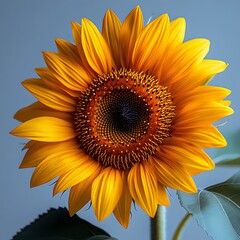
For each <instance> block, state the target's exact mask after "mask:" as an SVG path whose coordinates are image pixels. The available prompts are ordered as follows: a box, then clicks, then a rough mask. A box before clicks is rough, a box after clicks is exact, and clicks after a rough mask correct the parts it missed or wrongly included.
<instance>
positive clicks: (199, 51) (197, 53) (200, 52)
mask: <svg viewBox="0 0 240 240" xmlns="http://www.w3.org/2000/svg"><path fill="white" fill-rule="evenodd" d="M209 46H210V42H209V41H208V40H207V39H200V38H199V39H192V40H189V41H187V42H185V43H183V44H182V45H181V46H180V47H179V48H178V49H177V50H175V51H173V52H172V54H169V56H168V57H167V59H166V60H165V64H164V66H163V69H162V75H161V81H162V82H166V81H169V79H171V78H176V77H181V76H184V75H185V74H187V73H188V72H189V69H191V67H193V66H194V65H197V64H199V63H200V62H201V61H202V60H203V58H204V57H205V56H206V54H207V53H208V51H209Z"/></svg>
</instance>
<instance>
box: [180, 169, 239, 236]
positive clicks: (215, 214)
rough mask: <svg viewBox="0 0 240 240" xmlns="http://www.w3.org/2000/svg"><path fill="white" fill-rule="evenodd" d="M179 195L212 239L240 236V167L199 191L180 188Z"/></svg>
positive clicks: (182, 202)
mask: <svg viewBox="0 0 240 240" xmlns="http://www.w3.org/2000/svg"><path fill="white" fill-rule="evenodd" d="M178 196H179V200H180V203H181V205H182V206H183V207H184V208H185V209H186V210H187V211H188V212H189V213H191V214H192V215H193V217H194V218H195V219H196V220H197V221H198V223H199V225H200V226H201V227H202V228H203V229H204V230H205V231H206V232H207V233H208V234H209V235H210V236H212V237H213V239H217V240H226V239H231V240H239V239H240V224H239V223H240V171H239V172H237V173H236V174H234V175H233V176H232V177H231V178H229V179H228V180H227V181H225V182H222V183H219V184H216V185H213V186H210V187H208V188H206V189H205V190H199V191H198V193H197V194H187V193H183V192H180V191H178Z"/></svg>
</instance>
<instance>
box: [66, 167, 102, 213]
mask: <svg viewBox="0 0 240 240" xmlns="http://www.w3.org/2000/svg"><path fill="white" fill-rule="evenodd" d="M99 171H100V168H99V169H98V171H95V172H94V173H93V174H92V175H91V176H89V177H88V178H87V179H86V180H84V181H82V182H80V183H78V184H76V185H75V186H73V187H72V188H71V190H70V194H69V199H68V207H69V212H70V215H71V216H73V215H74V214H75V213H76V212H77V211H79V210H80V209H81V208H82V207H83V206H84V205H85V204H86V203H87V202H88V201H90V199H91V190H92V183H93V181H94V180H95V179H96V177H97V175H98V174H99Z"/></svg>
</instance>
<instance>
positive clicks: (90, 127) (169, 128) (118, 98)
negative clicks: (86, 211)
mask: <svg viewBox="0 0 240 240" xmlns="http://www.w3.org/2000/svg"><path fill="white" fill-rule="evenodd" d="M72 29H73V37H74V41H75V44H76V45H73V44H72V43H69V42H67V41H64V40H61V39H57V40H56V45H57V48H58V53H50V52H45V53H44V58H45V61H46V64H47V67H46V68H39V69H36V72H37V74H38V75H39V78H32V79H28V80H25V81H24V82H23V86H24V87H25V88H26V89H27V90H28V91H30V92H31V93H32V94H33V95H34V96H35V97H36V98H37V102H35V103H33V104H31V105H30V106H27V107H25V108H23V109H21V110H19V111H18V112H17V113H16V115H15V118H16V119H17V120H19V121H21V122H22V124H21V125H20V126H18V127H16V128H15V129H14V130H13V131H12V132H11V133H12V134H13V135H16V136H20V137H24V138H28V139H30V141H29V142H28V143H27V144H26V146H25V148H24V149H28V150H27V152H26V155H25V157H24V159H23V162H22V164H21V165H20V167H21V168H28V167H35V171H34V173H33V175H32V179H31V186H32V187H34V186H38V185H41V184H44V183H47V182H49V181H51V180H53V179H55V178H57V177H58V180H57V182H56V184H55V186H54V194H57V193H59V192H62V191H65V190H66V189H68V188H70V194H69V211H70V214H71V215H73V214H74V213H75V212H77V211H78V210H79V209H81V208H82V207H83V206H84V205H85V204H86V203H87V202H89V201H91V202H92V206H93V209H94V212H95V214H96V216H97V218H98V220H100V221H101V220H103V219H105V218H106V217H108V216H109V215H110V214H111V213H112V212H113V213H114V215H115V217H116V218H117V220H118V221H119V222H120V223H121V224H122V225H123V226H124V227H127V226H128V223H129V219H130V217H129V216H130V209H131V203H132V202H133V201H135V202H136V203H137V204H138V205H139V206H140V207H141V208H142V209H143V210H144V211H145V212H146V213H147V214H149V215H150V216H151V217H153V216H154V215H155V212H156V209H157V205H158V204H160V205H169V199H168V196H167V194H166V188H167V187H170V188H173V189H178V190H181V191H185V192H189V193H193V192H196V186H195V183H194V181H193V180H192V177H191V176H193V175H195V174H198V173H201V172H203V171H207V170H211V169H213V168H214V163H213V162H212V160H211V159H210V158H209V156H208V155H207V154H206V153H205V152H204V151H203V150H202V149H203V148H208V147H224V146H225V145H226V141H225V139H224V137H223V136H222V135H221V133H220V132H219V131H218V129H217V128H216V127H215V126H213V125H212V124H213V123H214V122H215V121H217V120H219V119H220V118H223V117H225V116H228V115H230V114H232V112H233V110H232V109H231V108H230V107H229V105H230V102H229V101H227V100H223V99H224V98H225V97H226V96H227V95H228V94H229V93H230V91H229V90H227V89H225V88H220V87H213V86H206V85H205V83H206V82H207V81H208V80H209V79H210V78H212V77H213V76H214V75H215V74H217V73H219V72H222V71H224V70H225V68H226V67H227V64H226V63H224V62H222V61H217V60H209V59H204V58H205V56H206V54H207V53H208V51H209V41H208V40H206V39H193V40H189V41H186V42H183V41H184V33H185V20H184V19H183V18H178V19H176V20H173V21H170V20H169V17H168V15H167V14H165V15H162V16H159V17H157V18H156V19H155V20H154V21H152V22H150V23H149V24H147V25H146V26H144V24H143V17H142V12H141V10H140V8H139V7H136V8H135V9H133V10H132V11H131V12H130V13H129V15H128V16H127V17H126V19H125V20H124V21H123V23H121V22H120V20H119V19H118V17H117V16H116V15H115V14H114V13H113V12H112V11H110V10H109V11H107V13H106V15H105V17H104V20H103V29H102V33H100V32H99V30H98V29H97V28H96V26H95V25H94V24H93V23H92V22H91V21H90V20H88V19H83V20H82V24H81V25H80V24H78V23H75V22H74V23H73V24H72Z"/></svg>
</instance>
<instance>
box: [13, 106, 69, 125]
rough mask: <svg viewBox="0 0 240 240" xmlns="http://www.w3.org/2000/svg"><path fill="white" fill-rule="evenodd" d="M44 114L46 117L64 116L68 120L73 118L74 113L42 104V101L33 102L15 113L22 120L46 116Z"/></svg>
mask: <svg viewBox="0 0 240 240" xmlns="http://www.w3.org/2000/svg"><path fill="white" fill-rule="evenodd" d="M44 116H45V117H55V118H62V119H65V120H67V121H71V120H72V114H70V113H67V112H59V111H56V110H54V109H52V108H49V107H47V106H45V105H44V104H42V103H40V102H35V103H32V104H30V105H29V106H27V107H24V108H22V109H20V110H18V111H17V112H16V113H15V115H14V118H15V119H17V120H18V121H20V122H26V121H28V120H30V119H33V118H38V117H44Z"/></svg>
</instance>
